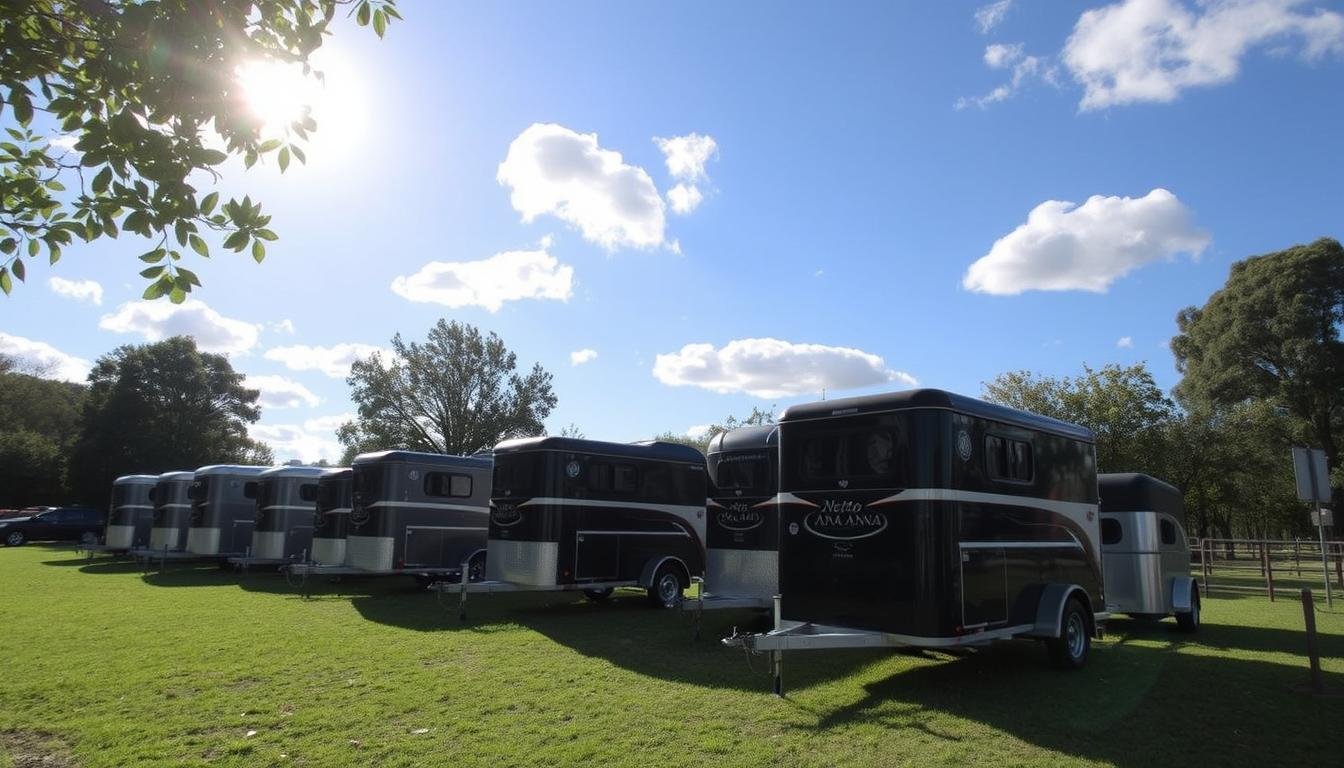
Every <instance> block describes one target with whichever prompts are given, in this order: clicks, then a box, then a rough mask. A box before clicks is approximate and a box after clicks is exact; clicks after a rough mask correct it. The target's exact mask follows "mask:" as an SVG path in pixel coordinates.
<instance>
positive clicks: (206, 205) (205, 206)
mask: <svg viewBox="0 0 1344 768" xmlns="http://www.w3.org/2000/svg"><path fill="white" fill-rule="evenodd" d="M218 202H219V193H218V192H211V193H210V194H208V195H206V196H205V197H203V198H201V214H202V215H204V216H209V215H210V212H211V211H213V210H215V203H218Z"/></svg>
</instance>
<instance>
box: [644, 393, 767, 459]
mask: <svg viewBox="0 0 1344 768" xmlns="http://www.w3.org/2000/svg"><path fill="white" fill-rule="evenodd" d="M774 423H775V407H774V406H773V405H772V406H770V410H768V411H763V410H761V409H760V408H758V407H756V406H754V405H753V406H752V407H751V413H750V414H748V415H746V416H744V417H742V418H740V419H739V418H737V417H736V416H733V415H732V414H729V415H728V417H727V418H725V419H724V420H723V421H721V422H717V423H714V424H710V425H709V426H708V427H706V428H705V430H704V431H703V432H697V433H696V434H694V435H690V434H687V433H685V432H681V433H677V432H664V433H662V434H660V435H654V438H653V439H655V440H662V441H664V442H668V443H680V444H682V445H689V446H690V447H692V448H694V449H696V450H697V451H699V452H701V453H704V452H705V451H707V450H709V441H710V440H713V439H714V437H715V436H716V435H720V434H722V433H724V432H731V431H733V430H734V429H737V428H738V427H755V426H760V425H762V424H774Z"/></svg>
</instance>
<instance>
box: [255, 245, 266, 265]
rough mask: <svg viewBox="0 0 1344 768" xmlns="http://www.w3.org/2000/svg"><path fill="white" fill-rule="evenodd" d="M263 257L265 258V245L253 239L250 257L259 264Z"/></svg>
mask: <svg viewBox="0 0 1344 768" xmlns="http://www.w3.org/2000/svg"><path fill="white" fill-rule="evenodd" d="M265 258H266V245H265V244H264V243H262V242H261V241H260V240H253V241H252V259H253V260H254V261H256V262H257V263H258V264H260V263H261V262H262V259H265Z"/></svg>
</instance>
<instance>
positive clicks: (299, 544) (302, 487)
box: [229, 466, 327, 569]
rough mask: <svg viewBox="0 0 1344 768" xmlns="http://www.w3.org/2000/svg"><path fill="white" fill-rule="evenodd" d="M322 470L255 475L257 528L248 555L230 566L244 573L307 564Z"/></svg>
mask: <svg viewBox="0 0 1344 768" xmlns="http://www.w3.org/2000/svg"><path fill="white" fill-rule="evenodd" d="M326 471H327V470H325V469H323V468H322V467H304V466H284V467H276V468H274V469H268V470H266V471H265V472H262V473H261V474H259V475H257V480H256V486H255V488H256V494H255V497H256V504H257V506H256V525H254V526H253V528H252V545H251V546H250V547H249V549H248V553H247V555H245V556H243V557H230V558H229V562H230V563H233V564H234V565H236V566H238V567H239V568H243V569H247V568H249V567H251V566H254V565H262V566H267V565H274V566H281V565H286V564H288V563H294V562H306V561H307V560H308V551H309V550H310V549H312V546H313V514H314V513H315V512H316V511H317V482H318V478H319V477H321V476H322V475H323V474H324V473H325V472H326Z"/></svg>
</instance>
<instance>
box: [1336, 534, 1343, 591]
mask: <svg viewBox="0 0 1344 768" xmlns="http://www.w3.org/2000/svg"><path fill="white" fill-rule="evenodd" d="M1335 584H1338V585H1341V586H1344V545H1341V544H1339V543H1336V544H1335Z"/></svg>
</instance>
